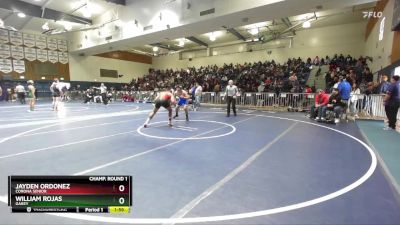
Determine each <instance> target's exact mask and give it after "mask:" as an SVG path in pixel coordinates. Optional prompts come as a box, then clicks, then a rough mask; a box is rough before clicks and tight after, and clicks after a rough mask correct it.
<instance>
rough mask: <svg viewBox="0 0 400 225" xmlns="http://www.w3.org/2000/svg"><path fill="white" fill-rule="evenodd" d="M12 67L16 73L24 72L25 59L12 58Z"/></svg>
mask: <svg viewBox="0 0 400 225" xmlns="http://www.w3.org/2000/svg"><path fill="white" fill-rule="evenodd" d="M13 68H14V71H15V72H17V73H25V61H24V60H18V59H16V60H15V59H14V60H13Z"/></svg>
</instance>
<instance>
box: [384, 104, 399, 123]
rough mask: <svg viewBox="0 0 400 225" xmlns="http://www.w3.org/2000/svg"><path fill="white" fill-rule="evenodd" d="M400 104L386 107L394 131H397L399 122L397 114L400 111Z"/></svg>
mask: <svg viewBox="0 0 400 225" xmlns="http://www.w3.org/2000/svg"><path fill="white" fill-rule="evenodd" d="M399 105H400V104H399V103H396V104H394V105H387V106H385V111H386V116H387V118H388V120H389V127H390V128H392V129H396V121H397V118H396V117H397V112H398V111H399Z"/></svg>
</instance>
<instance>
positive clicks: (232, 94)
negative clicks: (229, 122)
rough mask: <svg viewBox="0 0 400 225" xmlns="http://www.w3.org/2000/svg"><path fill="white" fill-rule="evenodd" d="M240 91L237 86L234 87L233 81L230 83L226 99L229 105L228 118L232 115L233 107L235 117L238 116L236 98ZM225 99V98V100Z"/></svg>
mask: <svg viewBox="0 0 400 225" xmlns="http://www.w3.org/2000/svg"><path fill="white" fill-rule="evenodd" d="M238 92H239V90H238V88H237V87H236V85H233V80H229V81H228V86H226V89H225V97H226V104H227V111H226V112H227V115H226V116H227V117H229V116H230V114H231V105H232V110H233V115H234V116H236V96H237V94H238ZM225 97H224V98H225Z"/></svg>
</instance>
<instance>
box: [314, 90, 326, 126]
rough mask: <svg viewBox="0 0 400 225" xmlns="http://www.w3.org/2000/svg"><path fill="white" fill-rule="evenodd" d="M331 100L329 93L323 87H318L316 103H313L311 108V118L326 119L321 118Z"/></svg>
mask: <svg viewBox="0 0 400 225" xmlns="http://www.w3.org/2000/svg"><path fill="white" fill-rule="evenodd" d="M328 102H329V95H328V94H326V93H325V92H324V91H323V90H322V89H318V91H317V96H315V105H312V106H311V108H310V118H311V119H315V120H320V119H322V120H324V119H325V118H321V116H322V109H323V107H324V106H326V105H327V104H328Z"/></svg>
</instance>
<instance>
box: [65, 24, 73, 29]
mask: <svg viewBox="0 0 400 225" xmlns="http://www.w3.org/2000/svg"><path fill="white" fill-rule="evenodd" d="M64 28H65V29H66V30H67V31H70V30H72V25H71V24H70V23H65V24H64Z"/></svg>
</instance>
